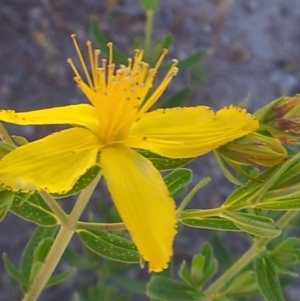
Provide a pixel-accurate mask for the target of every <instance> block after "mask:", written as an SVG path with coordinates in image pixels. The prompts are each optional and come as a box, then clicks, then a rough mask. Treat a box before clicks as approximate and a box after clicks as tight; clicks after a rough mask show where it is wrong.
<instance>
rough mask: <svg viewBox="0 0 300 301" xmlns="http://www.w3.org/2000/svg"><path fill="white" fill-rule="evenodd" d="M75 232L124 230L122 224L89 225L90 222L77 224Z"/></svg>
mask: <svg viewBox="0 0 300 301" xmlns="http://www.w3.org/2000/svg"><path fill="white" fill-rule="evenodd" d="M76 229H77V230H82V229H84V230H110V231H116V230H125V229H126V227H125V225H124V223H91V222H78V223H77V227H76Z"/></svg>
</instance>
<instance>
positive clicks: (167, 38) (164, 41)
mask: <svg viewBox="0 0 300 301" xmlns="http://www.w3.org/2000/svg"><path fill="white" fill-rule="evenodd" d="M173 42H174V35H172V34H171V33H167V34H165V35H164V36H163V37H162V38H161V42H160V45H161V47H162V48H163V49H169V48H170V47H171V46H172V44H173Z"/></svg>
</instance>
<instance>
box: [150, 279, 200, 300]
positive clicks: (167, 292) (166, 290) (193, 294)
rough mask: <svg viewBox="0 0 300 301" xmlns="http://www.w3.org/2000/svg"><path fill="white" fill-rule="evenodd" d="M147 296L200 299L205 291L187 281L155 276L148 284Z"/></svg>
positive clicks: (158, 298) (166, 298)
mask: <svg viewBox="0 0 300 301" xmlns="http://www.w3.org/2000/svg"><path fill="white" fill-rule="evenodd" d="M147 296H148V297H150V298H153V299H155V300H168V301H196V300H197V301H199V299H200V297H201V296H203V293H202V292H201V291H200V290H199V289H197V290H196V289H195V288H193V287H191V286H189V285H187V284H185V283H182V282H179V281H175V280H172V279H169V278H166V277H162V276H153V277H152V278H151V280H150V281H149V283H148V286H147Z"/></svg>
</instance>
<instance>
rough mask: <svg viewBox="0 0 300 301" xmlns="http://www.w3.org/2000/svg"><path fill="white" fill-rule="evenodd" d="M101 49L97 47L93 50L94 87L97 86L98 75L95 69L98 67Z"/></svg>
mask: <svg viewBox="0 0 300 301" xmlns="http://www.w3.org/2000/svg"><path fill="white" fill-rule="evenodd" d="M100 53H101V51H100V50H99V49H95V50H94V66H95V89H97V87H99V80H98V79H99V77H98V75H97V74H98V73H97V69H98V67H99V56H100Z"/></svg>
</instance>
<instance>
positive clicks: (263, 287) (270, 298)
mask: <svg viewBox="0 0 300 301" xmlns="http://www.w3.org/2000/svg"><path fill="white" fill-rule="evenodd" d="M255 275H256V279H257V283H258V286H259V289H260V291H261V293H262V294H263V296H264V298H265V300H267V301H284V297H283V295H282V291H281V285H280V282H279V280H278V275H277V273H276V269H275V268H274V266H273V264H272V262H271V260H270V259H268V257H266V256H260V257H258V258H256V259H255Z"/></svg>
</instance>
